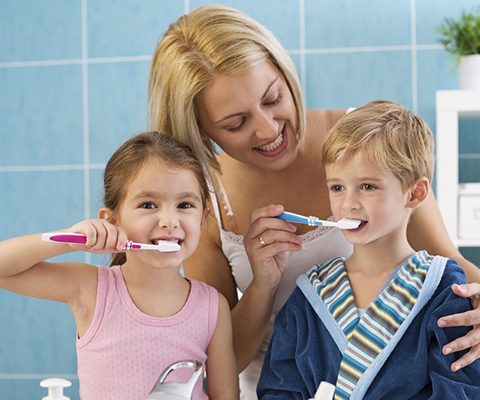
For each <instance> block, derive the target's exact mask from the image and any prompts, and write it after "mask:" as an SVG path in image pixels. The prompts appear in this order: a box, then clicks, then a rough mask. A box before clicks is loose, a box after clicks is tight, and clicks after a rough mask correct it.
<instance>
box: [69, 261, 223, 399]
mask: <svg viewBox="0 0 480 400" xmlns="http://www.w3.org/2000/svg"><path fill="white" fill-rule="evenodd" d="M189 281H190V294H189V296H188V299H187V301H186V303H185V305H184V306H183V308H182V309H181V310H180V311H179V312H178V313H177V314H175V315H173V316H171V317H165V318H157V317H153V316H150V315H147V314H144V313H143V312H141V311H140V310H139V309H138V308H137V307H136V306H135V304H134V303H133V301H132V299H131V298H130V296H129V294H128V290H127V287H126V285H125V281H124V280H123V275H122V272H121V268H120V267H119V266H114V267H111V268H104V267H99V268H98V287H97V303H96V307H95V314H94V317H93V320H92V322H91V324H90V327H89V328H88V330H87V332H86V333H85V335H84V336H83V337H82V338H80V339H77V359H78V368H77V369H78V372H77V373H78V379H79V382H80V398H81V399H82V400H97V399H102V400H110V399H111V400H122V399H125V400H135V399H139V400H145V399H146V398H147V396H148V395H149V393H150V392H151V390H152V388H153V387H154V386H155V384H156V382H157V380H158V378H159V376H160V374H161V373H162V372H163V370H164V369H165V368H166V367H167V366H169V365H170V364H172V363H174V362H176V361H181V360H192V361H198V362H200V363H202V365H203V366H204V368H205V361H206V359H207V354H206V351H207V347H208V344H209V342H210V339H211V338H212V335H213V332H214V330H215V326H216V324H217V316H218V293H217V291H216V290H215V289H214V288H212V287H210V286H208V285H206V284H205V283H202V282H199V281H195V280H189ZM191 373H192V371H191V370H189V369H184V368H182V369H177V370H175V371H174V372H172V373H171V374H170V375H169V376H168V378H167V380H166V381H167V382H168V381H173V382H177V383H183V382H186V381H188V379H189V378H190V376H191ZM193 398H194V399H208V397H207V395H206V394H204V393H203V391H202V379H199V380H198V382H197V386H196V387H195V391H194V396H193Z"/></svg>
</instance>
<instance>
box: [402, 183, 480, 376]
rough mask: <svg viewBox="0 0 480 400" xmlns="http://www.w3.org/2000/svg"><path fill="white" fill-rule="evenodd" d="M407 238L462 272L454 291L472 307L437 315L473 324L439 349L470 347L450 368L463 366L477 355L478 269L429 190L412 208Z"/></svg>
mask: <svg viewBox="0 0 480 400" xmlns="http://www.w3.org/2000/svg"><path fill="white" fill-rule="evenodd" d="M408 240H409V242H410V244H411V245H412V247H413V248H415V249H417V250H420V249H425V250H427V251H428V252H429V253H430V254H434V255H437V254H438V255H442V256H445V257H449V258H452V259H454V260H455V261H456V262H457V264H459V265H460V266H461V267H462V268H463V270H464V271H465V274H466V275H467V281H468V282H472V283H469V284H465V285H459V286H457V285H455V286H454V288H455V289H454V292H455V294H457V295H459V296H462V297H468V298H469V299H470V301H471V303H472V306H473V307H474V310H472V311H468V312H464V313H461V314H455V315H451V316H446V317H443V318H441V319H439V322H438V324H439V326H441V327H450V326H473V328H474V329H472V330H471V331H470V332H469V333H468V335H466V336H462V337H461V338H458V339H456V340H455V341H453V342H451V343H448V344H446V345H445V346H444V347H443V349H442V351H443V353H444V354H448V353H452V352H456V351H460V350H464V349H469V351H468V353H466V354H464V355H463V356H462V357H461V358H460V359H458V360H457V361H455V362H454V363H452V365H451V368H452V370H456V369H458V368H463V367H465V366H467V365H469V364H471V363H472V362H473V361H475V360H477V359H479V358H480V284H478V282H480V270H479V269H478V268H477V267H476V266H475V265H473V264H472V263H471V262H470V261H468V260H466V259H465V258H464V257H463V256H462V255H461V254H460V252H459V251H458V249H457V248H456V247H455V245H454V244H453V243H452V241H451V239H450V237H449V236H448V233H447V230H446V229H445V225H444V223H443V220H442V216H441V214H440V210H439V209H438V205H437V202H436V200H435V197H434V195H433V193H432V191H430V192H429V194H428V197H427V199H426V200H425V202H424V203H423V204H422V205H421V206H420V207H419V208H418V209H416V210H415V212H414V213H413V215H412V218H411V221H410V224H409V227H408Z"/></svg>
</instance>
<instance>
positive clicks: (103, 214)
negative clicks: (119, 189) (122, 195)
mask: <svg viewBox="0 0 480 400" xmlns="http://www.w3.org/2000/svg"><path fill="white" fill-rule="evenodd" d="M98 219H106V220H107V221H108V222H111V223H112V224H114V223H115V217H114V213H113V211H112V210H110V209H109V208H107V207H102V208H101V209H100V210H98Z"/></svg>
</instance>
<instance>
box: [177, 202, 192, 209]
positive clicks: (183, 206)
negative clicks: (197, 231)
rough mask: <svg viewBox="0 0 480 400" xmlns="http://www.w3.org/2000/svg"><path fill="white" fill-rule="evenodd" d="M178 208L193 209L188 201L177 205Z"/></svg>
mask: <svg viewBox="0 0 480 400" xmlns="http://www.w3.org/2000/svg"><path fill="white" fill-rule="evenodd" d="M178 208H193V204H192V203H189V202H188V201H184V202H182V203H180V204H179V205H178Z"/></svg>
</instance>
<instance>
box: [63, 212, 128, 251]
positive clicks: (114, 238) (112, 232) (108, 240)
mask: <svg viewBox="0 0 480 400" xmlns="http://www.w3.org/2000/svg"><path fill="white" fill-rule="evenodd" d="M66 232H71V233H81V234H83V235H85V236H86V237H87V242H86V243H85V245H84V246H85V247H83V246H82V249H83V250H85V248H86V250H87V251H89V252H91V253H120V252H123V251H124V248H125V245H126V243H127V240H128V239H127V235H126V233H125V231H124V230H123V229H122V228H119V227H118V226H116V225H113V224H111V223H110V222H108V221H107V220H105V219H87V220H84V221H82V222H79V223H78V224H75V225H73V226H72V227H71V228H69V229H66ZM72 246H78V245H72Z"/></svg>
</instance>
